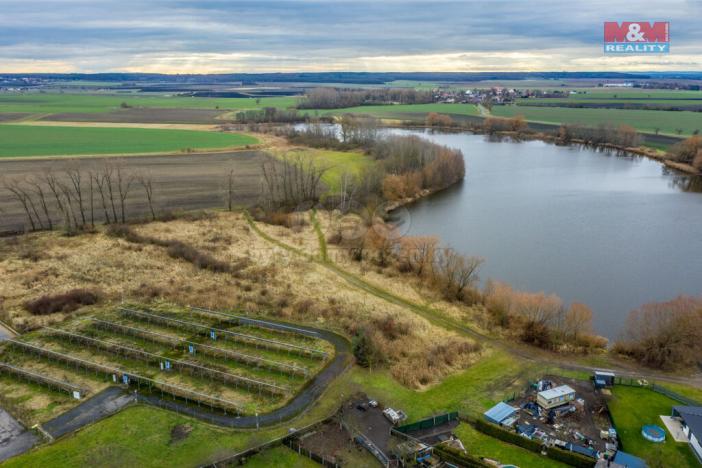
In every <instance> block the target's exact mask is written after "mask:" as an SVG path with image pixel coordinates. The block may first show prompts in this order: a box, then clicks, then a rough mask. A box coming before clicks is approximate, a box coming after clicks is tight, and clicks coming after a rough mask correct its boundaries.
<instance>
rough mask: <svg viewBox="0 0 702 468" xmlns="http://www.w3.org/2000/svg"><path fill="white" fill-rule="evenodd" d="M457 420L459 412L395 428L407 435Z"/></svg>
mask: <svg viewBox="0 0 702 468" xmlns="http://www.w3.org/2000/svg"><path fill="white" fill-rule="evenodd" d="M457 419H458V412H457V411H454V412H452V413H445V414H439V415H437V416H432V417H430V418H426V419H422V420H421V421H417V422H413V423H411V424H405V425H404V426H398V427H396V428H395V430H396V431H398V432H402V433H404V434H406V433H408V432H414V431H421V430H422V429H431V428H432V427H436V426H440V425H442V424H446V423H447V422H450V421H455V420H457Z"/></svg>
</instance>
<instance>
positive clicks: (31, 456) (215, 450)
mask: <svg viewBox="0 0 702 468" xmlns="http://www.w3.org/2000/svg"><path fill="white" fill-rule="evenodd" d="M177 425H188V426H190V427H191V428H192V431H191V432H190V433H189V434H188V436H187V437H186V438H185V439H184V440H180V441H172V440H171V430H172V429H173V428H174V427H175V426H177ZM280 432H281V431H277V432H274V431H261V432H259V433H254V432H234V431H230V430H226V429H220V428H217V427H214V426H211V425H209V424H205V423H202V422H200V421H198V420H196V419H192V418H187V417H185V416H181V415H178V414H176V413H173V412H170V411H166V410H161V409H156V408H151V407H147V406H141V405H138V406H133V407H130V408H127V409H125V410H123V411H121V412H120V413H118V414H116V415H114V416H112V417H110V418H107V419H105V420H103V421H100V422H98V423H96V424H95V425H93V426H90V427H88V428H86V429H84V430H82V431H80V432H78V433H77V434H76V435H75V436H73V437H68V438H65V439H62V440H60V441H59V442H56V443H54V444H52V445H49V446H45V447H42V448H39V449H36V450H33V451H31V452H29V453H27V454H25V455H22V456H19V457H16V458H12V459H10V460H8V461H6V462H5V463H4V464H3V467H8V468H9V467H24V468H28V467H65V466H115V467H118V466H140V467H157V466H169V467H192V466H198V465H200V464H201V463H205V462H207V461H215V460H217V459H219V458H222V456H223V455H224V454H229V453H236V451H237V449H243V448H245V447H246V446H248V445H255V444H257V443H261V442H263V441H265V440H266V438H273V437H275V436H279V435H280V434H279V433H280Z"/></svg>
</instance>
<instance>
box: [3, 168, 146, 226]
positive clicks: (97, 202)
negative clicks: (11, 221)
mask: <svg viewBox="0 0 702 468" xmlns="http://www.w3.org/2000/svg"><path fill="white" fill-rule="evenodd" d="M2 185H3V187H4V188H5V189H6V190H7V191H8V192H9V193H10V194H11V196H12V197H13V198H14V199H15V200H16V201H17V202H18V203H19V205H20V206H21V207H22V210H23V212H24V215H25V218H26V221H27V227H28V228H29V229H30V230H32V231H37V230H53V229H55V228H57V227H59V226H61V227H63V229H65V230H66V231H68V232H74V231H78V230H82V229H85V228H87V227H91V228H92V227H95V224H96V223H97V222H100V221H103V222H105V223H107V224H111V223H125V222H126V221H127V217H128V215H127V212H128V206H127V198H128V197H129V195H130V194H131V193H132V192H134V191H135V189H136V188H137V187H140V188H141V190H142V191H143V194H144V198H145V199H146V203H147V205H148V208H149V212H150V215H151V217H152V219H156V210H155V208H154V187H153V180H152V177H151V176H150V175H137V174H135V173H134V172H132V171H130V170H128V169H126V168H125V167H124V165H123V164H121V163H120V162H111V161H108V162H105V163H104V164H103V165H102V166H100V167H97V166H92V167H89V168H83V167H81V166H80V165H78V164H77V163H72V164H70V165H68V166H66V167H65V168H63V169H60V170H47V171H45V172H43V173H41V174H38V175H33V176H28V177H22V178H7V179H5V180H3V184H2Z"/></svg>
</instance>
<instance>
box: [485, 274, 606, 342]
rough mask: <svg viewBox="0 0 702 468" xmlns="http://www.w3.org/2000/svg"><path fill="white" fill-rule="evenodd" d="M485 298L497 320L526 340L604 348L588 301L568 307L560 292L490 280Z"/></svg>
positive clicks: (503, 326)
mask: <svg viewBox="0 0 702 468" xmlns="http://www.w3.org/2000/svg"><path fill="white" fill-rule="evenodd" d="M483 302H484V304H485V307H486V309H487V311H488V312H489V313H490V316H491V317H492V320H493V322H494V323H495V324H496V325H498V326H500V327H502V328H503V329H505V330H508V331H511V332H514V333H516V334H517V336H518V337H519V339H521V340H522V341H524V342H525V343H529V344H532V345H535V346H539V347H542V348H546V349H552V350H559V349H564V348H565V349H567V350H578V351H589V350H592V349H597V348H600V349H603V348H605V347H606V345H607V340H606V339H604V338H602V337H599V336H596V335H594V334H593V330H592V310H590V308H589V307H587V306H586V305H585V304H581V303H577V302H576V303H573V304H571V305H570V307H565V306H564V304H563V301H562V300H561V299H560V298H559V297H558V296H556V295H553V294H545V293H543V292H541V293H531V292H525V291H517V290H514V289H512V287H511V286H509V285H508V284H505V283H500V282H493V281H490V282H488V284H487V285H486V287H485V290H484V292H483Z"/></svg>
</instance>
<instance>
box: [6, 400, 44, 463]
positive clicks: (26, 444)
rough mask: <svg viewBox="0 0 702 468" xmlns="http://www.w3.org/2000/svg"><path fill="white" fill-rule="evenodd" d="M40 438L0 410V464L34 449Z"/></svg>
mask: <svg viewBox="0 0 702 468" xmlns="http://www.w3.org/2000/svg"><path fill="white" fill-rule="evenodd" d="M38 441H39V437H38V436H37V435H36V434H34V433H33V432H32V431H28V430H27V429H26V428H25V427H24V426H23V425H22V424H20V422H19V421H17V420H16V419H15V418H13V417H12V416H11V415H10V413H8V412H7V411H5V410H4V409H2V408H0V462H2V461H4V460H7V459H8V458H10V457H14V456H15V455H19V454H21V453H24V452H26V451H27V450H29V449H31V448H32V447H34V445H35V444H36V443H37V442H38Z"/></svg>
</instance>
